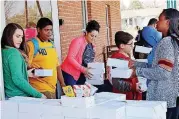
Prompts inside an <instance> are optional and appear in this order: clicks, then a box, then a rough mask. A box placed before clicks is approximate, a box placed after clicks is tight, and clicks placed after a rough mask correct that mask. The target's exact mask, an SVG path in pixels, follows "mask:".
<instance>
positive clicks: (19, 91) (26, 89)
mask: <svg viewBox="0 0 179 119" xmlns="http://www.w3.org/2000/svg"><path fill="white" fill-rule="evenodd" d="M24 44H25V38H24V31H23V28H22V27H21V26H20V25H18V24H15V23H10V24H8V25H7V26H6V27H5V29H4V31H3V34H2V38H1V48H2V65H3V78H4V88H5V96H6V97H7V98H11V97H14V96H25V97H35V98H46V97H45V96H44V95H43V94H41V93H40V92H38V91H37V90H36V89H34V88H33V87H32V86H31V85H30V84H29V82H28V75H30V74H31V75H30V76H33V75H32V73H30V72H29V73H28V71H27V65H26V62H27V61H28V58H27V55H26V54H25V47H24Z"/></svg>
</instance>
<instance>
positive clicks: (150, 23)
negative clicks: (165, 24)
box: [148, 18, 158, 26]
mask: <svg viewBox="0 0 179 119" xmlns="http://www.w3.org/2000/svg"><path fill="white" fill-rule="evenodd" d="M157 21H158V20H157V19H156V18H152V19H150V20H149V23H148V26H149V25H154V24H156V23H157Z"/></svg>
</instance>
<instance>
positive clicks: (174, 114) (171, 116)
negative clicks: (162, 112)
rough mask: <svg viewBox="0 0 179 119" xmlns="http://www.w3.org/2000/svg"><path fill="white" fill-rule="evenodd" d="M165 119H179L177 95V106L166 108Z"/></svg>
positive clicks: (178, 99)
mask: <svg viewBox="0 0 179 119" xmlns="http://www.w3.org/2000/svg"><path fill="white" fill-rule="evenodd" d="M167 119H179V97H178V98H177V106H176V107H174V108H168V109H167Z"/></svg>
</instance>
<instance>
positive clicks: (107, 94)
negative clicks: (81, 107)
mask: <svg viewBox="0 0 179 119" xmlns="http://www.w3.org/2000/svg"><path fill="white" fill-rule="evenodd" d="M96 99H108V100H119V101H125V100H126V95H125V94H118V93H111V92H101V93H96V94H95V100H96Z"/></svg>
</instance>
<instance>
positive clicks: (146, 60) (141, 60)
mask: <svg viewBox="0 0 179 119" xmlns="http://www.w3.org/2000/svg"><path fill="white" fill-rule="evenodd" d="M135 61H137V62H145V63H148V59H135Z"/></svg>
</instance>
